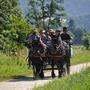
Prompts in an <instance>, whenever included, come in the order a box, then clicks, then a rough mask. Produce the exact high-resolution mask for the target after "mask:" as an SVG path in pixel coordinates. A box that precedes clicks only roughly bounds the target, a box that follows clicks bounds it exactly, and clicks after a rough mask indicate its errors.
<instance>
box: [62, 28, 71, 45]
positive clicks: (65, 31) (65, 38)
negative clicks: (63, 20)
mask: <svg viewBox="0 0 90 90" xmlns="http://www.w3.org/2000/svg"><path fill="white" fill-rule="evenodd" d="M61 39H62V40H63V41H65V42H66V43H68V44H69V42H70V40H71V36H70V35H69V33H68V29H67V27H63V33H61Z"/></svg>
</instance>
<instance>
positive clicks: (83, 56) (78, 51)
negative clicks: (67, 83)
mask: <svg viewBox="0 0 90 90" xmlns="http://www.w3.org/2000/svg"><path fill="white" fill-rule="evenodd" d="M73 52H74V55H73V57H72V58H71V65H75V64H80V63H85V62H90V50H85V48H84V47H83V46H74V47H73Z"/></svg>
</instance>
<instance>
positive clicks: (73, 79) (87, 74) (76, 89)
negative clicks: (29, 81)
mask: <svg viewBox="0 0 90 90" xmlns="http://www.w3.org/2000/svg"><path fill="white" fill-rule="evenodd" d="M34 90H90V68H88V69H86V70H85V71H83V72H81V73H79V74H74V75H69V76H67V77H63V78H60V79H56V80H53V81H52V82H49V83H48V84H47V85H45V86H43V87H38V88H35V89H34Z"/></svg>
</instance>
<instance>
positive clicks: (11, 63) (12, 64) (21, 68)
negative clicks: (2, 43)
mask: <svg viewBox="0 0 90 90" xmlns="http://www.w3.org/2000/svg"><path fill="white" fill-rule="evenodd" d="M27 74H31V71H30V70H29V69H28V66H27V61H25V60H22V59H20V60H19V59H17V58H11V57H9V56H6V55H2V54H0V81H2V80H6V79H10V78H13V77H15V76H20V75H27Z"/></svg>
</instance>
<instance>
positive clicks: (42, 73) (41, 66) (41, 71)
mask: <svg viewBox="0 0 90 90" xmlns="http://www.w3.org/2000/svg"><path fill="white" fill-rule="evenodd" d="M38 67H39V76H40V78H44V72H43V62H41V61H40V64H39V66H38Z"/></svg>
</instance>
